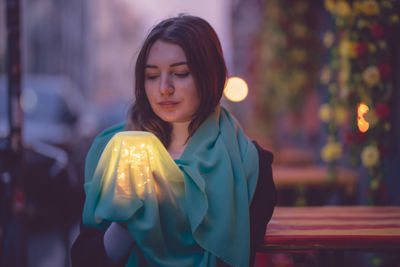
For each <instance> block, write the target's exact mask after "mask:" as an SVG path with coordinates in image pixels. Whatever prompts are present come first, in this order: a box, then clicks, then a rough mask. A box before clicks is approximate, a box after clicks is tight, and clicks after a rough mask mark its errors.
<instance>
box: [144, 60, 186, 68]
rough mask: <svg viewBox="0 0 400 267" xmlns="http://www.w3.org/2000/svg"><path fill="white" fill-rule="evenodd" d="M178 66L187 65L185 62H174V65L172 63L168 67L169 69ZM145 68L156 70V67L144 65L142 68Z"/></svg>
mask: <svg viewBox="0 0 400 267" xmlns="http://www.w3.org/2000/svg"><path fill="white" fill-rule="evenodd" d="M180 65H187V62H186V61H181V62H176V63H172V64H171V65H169V66H170V67H176V66H180ZM144 67H145V68H152V69H156V68H158V67H157V66H156V65H146V66H144Z"/></svg>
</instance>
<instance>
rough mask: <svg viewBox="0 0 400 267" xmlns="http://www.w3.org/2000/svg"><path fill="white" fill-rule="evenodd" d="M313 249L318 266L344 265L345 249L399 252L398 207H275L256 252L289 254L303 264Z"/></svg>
mask: <svg viewBox="0 0 400 267" xmlns="http://www.w3.org/2000/svg"><path fill="white" fill-rule="evenodd" d="M310 251H314V253H315V255H316V256H317V257H318V262H319V264H318V266H344V265H345V263H346V262H345V259H344V252H345V251H367V252H385V253H392V254H395V255H397V254H398V253H399V252H400V207H368V206H322V207H276V208H275V211H274V215H273V216H272V219H271V221H270V223H269V224H268V226H267V232H266V236H265V244H264V247H263V248H262V249H261V250H259V252H264V253H268V252H278V253H279V252H284V253H291V254H292V255H293V256H294V258H293V260H294V261H295V262H302V263H304V260H305V259H304V257H299V255H300V256H301V255H305V254H306V253H308V252H310Z"/></svg>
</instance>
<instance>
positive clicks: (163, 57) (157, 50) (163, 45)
mask: <svg viewBox="0 0 400 267" xmlns="http://www.w3.org/2000/svg"><path fill="white" fill-rule="evenodd" d="M177 61H186V55H185V51H183V49H182V47H180V46H179V45H177V44H173V43H168V42H164V41H161V40H157V41H156V42H155V43H154V44H153V45H152V46H151V47H150V50H149V54H148V56H147V60H146V64H150V65H153V64H156V63H162V62H166V63H174V62H177Z"/></svg>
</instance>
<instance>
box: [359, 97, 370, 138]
mask: <svg viewBox="0 0 400 267" xmlns="http://www.w3.org/2000/svg"><path fill="white" fill-rule="evenodd" d="M368 110H369V108H368V106H367V105H365V104H364V103H360V104H359V105H358V108H357V126H358V129H359V130H360V132H362V133H365V132H366V131H367V130H368V128H369V123H368V122H367V121H366V120H365V118H364V116H365V114H367V112H368Z"/></svg>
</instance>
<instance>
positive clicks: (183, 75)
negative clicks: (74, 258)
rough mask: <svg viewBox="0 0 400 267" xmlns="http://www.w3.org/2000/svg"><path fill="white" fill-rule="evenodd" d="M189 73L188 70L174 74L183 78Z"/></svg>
mask: <svg viewBox="0 0 400 267" xmlns="http://www.w3.org/2000/svg"><path fill="white" fill-rule="evenodd" d="M188 75H189V72H182V73H175V76H177V77H179V78H185V77H187V76H188Z"/></svg>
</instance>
